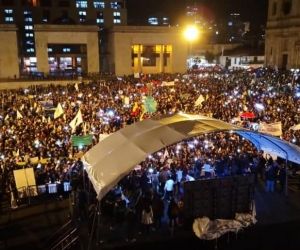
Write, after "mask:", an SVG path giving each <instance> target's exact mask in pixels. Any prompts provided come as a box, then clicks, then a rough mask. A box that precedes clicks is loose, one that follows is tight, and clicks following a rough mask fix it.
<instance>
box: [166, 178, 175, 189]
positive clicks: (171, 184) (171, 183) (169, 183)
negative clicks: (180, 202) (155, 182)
mask: <svg viewBox="0 0 300 250" xmlns="http://www.w3.org/2000/svg"><path fill="white" fill-rule="evenodd" d="M173 188H174V181H173V180H172V179H169V180H167V182H166V184H165V190H166V191H173Z"/></svg>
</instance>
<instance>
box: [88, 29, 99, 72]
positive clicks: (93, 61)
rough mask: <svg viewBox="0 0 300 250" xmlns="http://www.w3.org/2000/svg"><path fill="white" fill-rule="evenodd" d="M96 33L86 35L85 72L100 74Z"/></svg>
mask: <svg viewBox="0 0 300 250" xmlns="http://www.w3.org/2000/svg"><path fill="white" fill-rule="evenodd" d="M98 44H99V41H98V33H97V32H90V33H88V34H87V44H86V46H87V70H88V72H89V73H99V72H100V62H99V61H100V55H99V46H98Z"/></svg>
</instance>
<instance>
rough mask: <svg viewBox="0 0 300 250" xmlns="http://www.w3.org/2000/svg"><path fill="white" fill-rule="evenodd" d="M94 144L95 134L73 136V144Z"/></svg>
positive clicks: (74, 145)
mask: <svg viewBox="0 0 300 250" xmlns="http://www.w3.org/2000/svg"><path fill="white" fill-rule="evenodd" d="M92 144H93V135H85V136H74V135H73V136H72V146H73V147H76V146H88V145H92Z"/></svg>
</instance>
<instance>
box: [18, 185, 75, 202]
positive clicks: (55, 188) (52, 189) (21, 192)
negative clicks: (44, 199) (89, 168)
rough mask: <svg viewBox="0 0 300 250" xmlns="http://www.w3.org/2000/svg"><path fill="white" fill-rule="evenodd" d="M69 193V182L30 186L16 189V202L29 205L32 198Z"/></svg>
mask: <svg viewBox="0 0 300 250" xmlns="http://www.w3.org/2000/svg"><path fill="white" fill-rule="evenodd" d="M70 191H71V186H70V182H61V183H60V182H57V183H46V184H44V185H32V186H27V187H21V188H18V189H17V195H18V200H23V201H25V200H26V199H28V204H30V203H31V198H32V197H41V196H49V195H53V194H58V195H64V194H67V193H69V192H70Z"/></svg>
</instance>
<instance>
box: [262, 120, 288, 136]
mask: <svg viewBox="0 0 300 250" xmlns="http://www.w3.org/2000/svg"><path fill="white" fill-rule="evenodd" d="M258 132H260V133H265V134H269V135H274V136H281V134H282V129H281V122H274V123H269V124H268V123H265V122H260V124H259V128H258Z"/></svg>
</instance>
